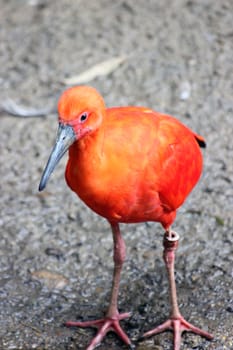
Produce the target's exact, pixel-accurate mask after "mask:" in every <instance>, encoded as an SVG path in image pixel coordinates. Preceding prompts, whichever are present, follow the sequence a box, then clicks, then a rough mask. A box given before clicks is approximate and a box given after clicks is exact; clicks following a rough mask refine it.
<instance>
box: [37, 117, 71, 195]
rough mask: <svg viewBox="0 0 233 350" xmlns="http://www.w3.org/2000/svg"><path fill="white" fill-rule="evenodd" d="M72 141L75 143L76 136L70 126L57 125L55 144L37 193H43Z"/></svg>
mask: <svg viewBox="0 0 233 350" xmlns="http://www.w3.org/2000/svg"><path fill="white" fill-rule="evenodd" d="M74 141H76V136H75V133H74V130H73V128H72V126H70V125H64V124H62V123H59V127H58V132H57V139H56V143H55V145H54V147H53V149H52V152H51V154H50V157H49V160H48V162H47V165H46V167H45V169H44V171H43V174H42V177H41V180H40V184H39V191H43V189H44V188H45V186H46V184H47V182H48V180H49V177H50V175H51V174H52V172H53V170H54V169H55V167H56V165H57V164H58V162H59V161H60V159H61V158H62V156H63V155H64V154H65V153H66V151H67V150H68V148H69V147H70V146H71V145H72V143H74Z"/></svg>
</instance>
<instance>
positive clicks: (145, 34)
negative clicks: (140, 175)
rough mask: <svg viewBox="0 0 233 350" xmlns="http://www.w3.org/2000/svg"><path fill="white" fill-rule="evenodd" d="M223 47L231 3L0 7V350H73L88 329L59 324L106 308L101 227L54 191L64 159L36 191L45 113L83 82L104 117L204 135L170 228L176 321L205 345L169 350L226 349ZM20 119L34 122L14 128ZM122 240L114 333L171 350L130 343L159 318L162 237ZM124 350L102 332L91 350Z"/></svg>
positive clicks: (229, 108)
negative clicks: (154, 113) (127, 108)
mask: <svg viewBox="0 0 233 350" xmlns="http://www.w3.org/2000/svg"><path fill="white" fill-rule="evenodd" d="M232 37H233V3H232V1H231V0H223V1H213V0H196V1H192V0H174V1H170V0H164V1H157V0H147V1H142V0H139V1H133V0H118V1H113V0H99V1H83V0H69V1H68V0H60V1H55V0H54V1H52V0H51V1H49V0H47V1H46V0H7V1H4V0H0V86H1V91H0V94H1V95H0V96H1V99H0V123H1V138H0V146H1V153H0V169H1V184H0V186H1V199H0V208H1V218H0V225H1V243H0V269H1V273H0V286H1V287H0V298H1V310H0V348H1V349H3V350H10V349H17V350H19V349H23V350H31V349H49V350H55V349H56V350H57V349H58V350H60V349H61V350H63V349H85V346H87V344H88V342H89V341H90V339H91V337H92V336H93V334H94V331H93V330H80V329H79V330H77V329H67V328H65V327H63V325H62V324H63V322H65V321H66V320H75V319H80V320H82V319H86V318H94V317H101V316H103V313H104V310H105V309H106V307H107V303H108V297H109V291H110V284H111V274H112V267H113V264H112V239H111V233H110V229H109V226H108V224H107V222H105V220H104V219H102V218H100V217H98V216H97V215H96V214H94V213H92V212H91V211H90V210H89V209H88V208H86V207H85V206H84V205H83V204H82V203H81V202H80V200H79V199H78V198H77V197H76V196H75V195H74V194H73V193H71V191H70V190H69V189H68V187H67V186H66V184H65V180H64V175H63V174H64V170H65V163H66V159H65V158H64V159H63V160H62V162H61V163H60V165H59V166H58V167H57V169H56V171H55V173H54V174H53V176H52V178H51V180H50V183H49V186H48V187H47V190H46V191H45V192H43V193H41V194H39V193H38V184H39V181H40V176H41V173H42V170H43V167H44V165H45V163H46V161H47V158H48V155H49V152H50V150H51V147H52V144H53V142H54V139H55V134H56V130H57V116H56V112H55V111H56V101H57V99H58V97H59V95H60V94H61V92H62V91H63V90H64V89H66V88H67V87H68V86H69V85H70V82H71V83H72V84H73V83H78V82H79V81H80V77H81V74H84V73H85V75H84V77H83V75H82V77H83V79H84V80H83V83H87V84H90V85H92V86H94V87H95V88H97V89H98V90H99V92H100V93H101V94H102V95H103V96H104V98H105V101H106V104H107V105H108V106H117V105H143V106H147V107H150V108H153V109H155V110H158V111H161V112H165V113H169V114H172V115H174V116H176V117H177V118H178V119H180V120H181V121H182V122H183V123H185V124H186V125H188V126H189V127H191V128H192V129H193V130H195V131H196V132H198V133H200V134H201V135H203V136H204V137H205V139H206V141H207V149H206V150H204V152H203V153H204V163H205V169H204V173H203V177H202V179H201V181H200V183H199V184H198V186H197V187H196V188H195V190H194V191H193V193H192V194H191V196H190V197H189V199H188V200H187V201H186V203H185V205H184V206H183V207H182V208H181V209H180V210H179V213H178V215H177V219H176V222H175V225H174V229H175V230H176V231H178V232H179V234H180V236H181V240H180V247H179V250H178V252H177V260H176V278H177V287H178V293H179V304H180V307H181V311H182V313H183V315H184V316H185V317H186V319H187V320H189V321H191V322H193V323H194V324H196V325H197V326H199V327H201V328H206V329H208V330H209V331H210V332H211V333H214V334H215V339H214V340H213V341H212V342H208V341H206V340H205V339H202V338H200V337H198V336H195V335H192V334H184V336H183V344H182V349H184V350H188V349H189V350H190V349H199V350H202V349H211V350H213V349H215V350H222V349H227V350H229V349H233V334H232V324H233V282H232V281H233V270H232V266H233V254H232V253H233V248H232V232H233V216H232V212H233V187H232V182H233V175H232V174H233V161H232V152H233V138H232V132H233V122H232V121H233V116H232V112H233V97H232V96H233V88H232V70H233V50H232V49H233V40H232ZM106 61H107V62H106ZM97 64H98V66H97V67H96V65H97ZM72 84H71V85H72ZM15 103H16V105H15ZM12 104H13V112H14V113H15V114H18V116H12V115H11V114H12ZM9 106H11V108H10V107H9ZM29 108H30V109H29ZM32 109H33V112H34V113H31V114H35V115H36V114H42V116H34V117H25V118H24V117H22V115H24V116H25V115H27V114H29V115H30V111H31V110H32ZM38 111H39V112H38ZM37 112H38V113H37ZM19 115H21V117H20V116H19ZM122 230H123V232H124V237H125V240H126V244H127V261H126V263H125V268H124V272H123V275H122V283H121V291H120V300H119V305H120V310H122V311H131V312H132V317H131V318H130V319H129V320H126V321H124V322H122V325H123V327H124V328H125V330H126V331H127V333H128V335H129V336H130V338H131V339H132V340H133V342H134V344H135V345H136V349H137V350H146V349H148V350H149V349H154V350H162V349H165V350H168V349H171V348H172V334H171V333H170V332H167V333H164V334H161V335H158V336H155V337H153V338H151V339H147V340H145V341H143V342H138V341H137V339H138V338H139V337H140V335H141V334H142V333H143V332H144V331H146V330H149V329H151V328H152V327H153V326H155V325H158V324H159V323H161V322H163V321H164V320H165V319H166V317H167V315H168V313H169V303H168V285H167V279H166V273H165V268H164V265H163V261H162V235H163V230H162V228H161V227H160V225H158V224H156V223H147V224H138V225H122ZM96 242H98V244H97V243H96ZM126 348H127V347H125V346H124V345H122V343H121V341H120V340H118V339H117V337H116V336H115V335H112V334H109V335H108V336H107V337H106V338H105V340H104V342H103V343H102V345H101V346H100V347H99V349H101V350H102V349H105V350H106V349H115V350H119V349H126Z"/></svg>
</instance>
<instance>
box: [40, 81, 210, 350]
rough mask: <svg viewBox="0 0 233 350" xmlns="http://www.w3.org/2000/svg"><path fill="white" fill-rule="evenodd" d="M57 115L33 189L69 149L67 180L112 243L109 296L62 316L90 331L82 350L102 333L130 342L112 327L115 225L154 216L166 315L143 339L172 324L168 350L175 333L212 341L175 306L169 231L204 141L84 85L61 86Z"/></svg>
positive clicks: (120, 246) (119, 251) (119, 262)
mask: <svg viewBox="0 0 233 350" xmlns="http://www.w3.org/2000/svg"><path fill="white" fill-rule="evenodd" d="M58 115H59V128H58V134H57V139H56V143H55V145H54V148H53V149H52V152H51V155H50V157H49V160H48V163H47V165H46V167H45V170H44V172H43V175H42V178H41V182H40V185H39V190H40V191H42V190H43V189H44V188H45V186H46V183H47V181H48V179H49V177H50V175H51V173H52V172H53V170H54V168H55V166H56V165H57V163H58V162H59V160H60V159H61V157H62V156H63V155H64V153H65V152H66V151H67V150H69V159H68V163H67V166H66V171H65V178H66V181H67V184H68V186H69V187H70V188H71V189H72V190H73V191H74V192H75V193H76V194H77V195H78V196H79V197H80V198H81V200H83V201H84V203H86V205H87V206H88V207H90V208H91V209H92V210H93V211H95V212H96V213H97V214H99V215H101V216H103V217H104V218H106V219H107V220H108V221H109V223H110V225H111V229H112V235H113V245H114V255H113V260H114V272H113V282H112V289H111V299H110V303H109V307H108V310H107V313H106V315H105V317H104V318H103V319H99V320H95V321H87V322H72V321H70V322H67V323H66V325H67V326H77V327H90V326H94V327H97V328H98V331H97V335H96V336H95V337H94V338H93V340H92V341H91V343H90V345H89V346H88V348H87V350H92V349H94V348H95V347H96V346H97V345H98V344H99V343H100V342H101V341H102V339H103V338H104V336H105V334H106V333H107V332H108V331H110V330H113V331H115V332H116V333H117V335H118V336H119V337H120V338H121V339H122V340H123V342H125V343H126V344H127V345H129V347H132V345H131V341H130V339H129V338H128V336H127V335H126V333H125V332H124V331H123V329H122V328H121V326H120V320H122V319H124V318H127V317H129V315H130V314H129V313H122V314H120V313H119V311H118V305H117V301H118V291H119V284H120V274H121V270H122V266H123V262H124V260H125V255H126V253H125V243H124V240H123V238H122V235H121V232H120V227H119V223H138V222H145V221H156V222H160V223H161V224H162V226H163V228H164V229H165V234H164V239H163V245H164V253H163V258H164V261H165V265H166V269H167V272H168V280H169V290H170V300H171V314H170V317H169V319H168V320H167V321H166V322H165V323H163V324H162V325H160V326H157V327H156V328H154V329H153V330H151V331H148V332H146V333H145V334H144V336H145V337H147V336H151V335H153V334H157V333H159V332H162V331H164V330H166V329H172V330H173V332H174V350H179V349H180V343H181V333H182V332H183V331H191V332H194V333H196V334H199V335H201V336H203V337H205V338H207V339H212V338H213V335H212V334H210V333H207V332H206V331H203V330H201V329H199V328H197V327H195V326H193V325H192V324H190V323H188V322H187V321H186V320H185V319H184V318H183V316H182V315H181V313H180V311H179V307H178V302H177V293H176V284H175V278H174V262H175V250H176V248H177V246H178V241H179V236H178V234H177V233H175V232H174V231H172V230H171V224H172V223H173V221H174V219H175V216H176V210H177V209H178V208H179V207H180V206H181V205H182V203H183V202H184V200H185V199H186V197H187V196H188V194H189V193H190V191H191V190H192V189H193V187H194V186H195V185H196V183H197V181H198V179H199V178H200V175H201V172H202V154H201V151H200V147H204V146H205V141H204V139H203V138H202V137H201V136H200V135H197V134H195V133H194V132H192V131H191V130H190V129H189V128H187V127H186V126H184V125H183V124H182V123H181V122H179V121H178V120H177V119H175V118H174V117H171V116H168V115H165V114H161V113H158V112H155V111H153V110H151V109H149V108H144V107H114V108H106V107H105V103H104V100H103V98H102V97H101V96H100V94H99V93H98V92H97V91H96V90H95V89H94V88H92V87H89V86H77V87H72V88H69V89H68V90H66V91H65V92H64V93H63V94H62V96H61V97H60V100H59V102H58ZM199 146H200V147H199Z"/></svg>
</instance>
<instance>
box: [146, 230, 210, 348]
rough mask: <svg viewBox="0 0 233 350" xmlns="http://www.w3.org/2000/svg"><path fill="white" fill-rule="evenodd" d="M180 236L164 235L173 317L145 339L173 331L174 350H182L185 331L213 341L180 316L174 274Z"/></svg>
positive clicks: (172, 233)
mask: <svg viewBox="0 0 233 350" xmlns="http://www.w3.org/2000/svg"><path fill="white" fill-rule="evenodd" d="M178 242H179V236H178V234H177V233H176V232H173V231H171V230H168V231H167V232H165V235H164V241H163V245H164V253H163V258H164V262H165V265H166V269H167V273H168V280H169V288H170V299H171V316H170V318H169V319H168V320H167V321H165V322H164V323H163V324H161V325H159V326H158V327H156V328H154V329H152V330H151V331H149V332H146V333H145V334H144V335H143V337H150V336H152V335H154V334H158V333H161V332H163V331H165V330H167V329H170V330H173V332H174V350H179V349H180V344H181V334H182V332H183V331H188V332H193V333H196V334H198V335H201V336H202V337H205V338H207V339H209V340H211V339H213V335H212V334H210V333H208V332H205V331H203V330H202V329H200V328H197V327H195V326H193V325H192V324H191V323H189V322H187V321H186V320H185V319H184V318H183V317H182V315H181V314H180V311H179V307H178V302H177V292H176V283H175V274H174V264H175V251H176V249H177V247H178Z"/></svg>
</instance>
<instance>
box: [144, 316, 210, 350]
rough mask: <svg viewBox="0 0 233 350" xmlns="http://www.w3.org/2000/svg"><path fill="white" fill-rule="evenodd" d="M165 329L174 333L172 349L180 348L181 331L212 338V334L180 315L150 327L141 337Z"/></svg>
mask: <svg viewBox="0 0 233 350" xmlns="http://www.w3.org/2000/svg"><path fill="white" fill-rule="evenodd" d="M165 330H173V333H174V350H180V344H181V334H182V333H183V332H185V331H186V332H193V333H195V334H198V335H200V336H202V337H204V338H206V339H208V340H212V339H213V338H214V336H213V335H212V334H210V333H208V332H206V331H203V330H202V329H200V328H198V327H195V326H193V325H192V324H191V323H189V322H187V321H186V320H185V319H184V318H183V317H182V316H180V317H179V318H171V319H169V320H167V321H165V322H164V323H162V324H161V325H159V326H157V327H156V328H154V329H152V330H151V331H148V332H146V333H144V334H143V337H151V336H152V335H155V334H158V333H161V332H163V331H165Z"/></svg>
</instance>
